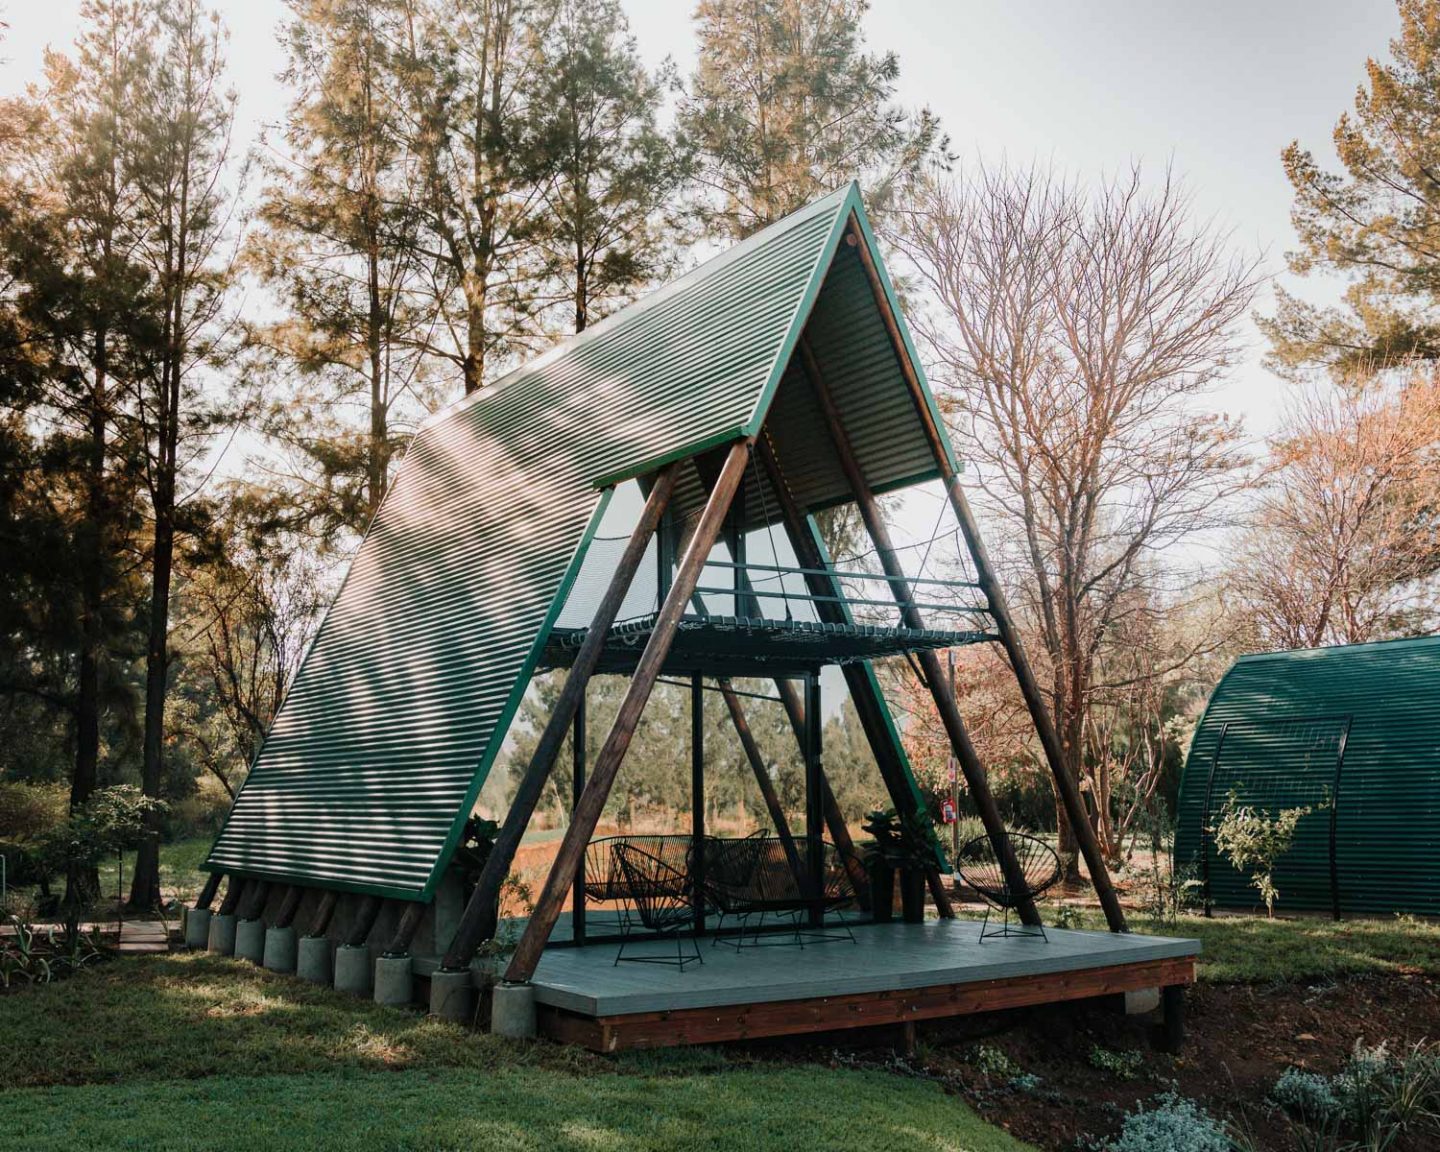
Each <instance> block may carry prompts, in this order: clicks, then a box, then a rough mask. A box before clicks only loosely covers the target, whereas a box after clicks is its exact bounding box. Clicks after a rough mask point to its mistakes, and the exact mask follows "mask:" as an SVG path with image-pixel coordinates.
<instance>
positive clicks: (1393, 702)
mask: <svg viewBox="0 0 1440 1152" xmlns="http://www.w3.org/2000/svg"><path fill="white" fill-rule="evenodd" d="M1437 703H1440V638H1427V639H1418V640H1394V641H1387V642H1384V643H1379V644H1358V645H1352V646H1348V647H1338V648H1314V649H1305V650H1302V651H1296V652H1273V653H1266V654H1262V655H1255V656H1245V657H1242V658H1241V659H1239V660H1237V661H1236V662H1235V664H1234V666H1233V667H1232V668H1231V669H1230V670H1229V671H1228V672H1227V673H1226V674H1225V676H1224V678H1223V679H1222V680H1221V681H1220V683H1219V684H1218V685H1217V686H1216V688H1215V691H1214V693H1213V694H1212V695H1211V697H1210V702H1209V705H1208V706H1207V707H1206V710H1205V715H1204V716H1203V718H1202V719H1201V722H1200V724H1199V726H1198V727H1197V729H1196V731H1195V737H1194V739H1193V741H1192V742H1191V746H1190V752H1189V755H1188V757H1187V758H1186V763H1185V772H1184V776H1183V778H1182V781H1181V786H1180V803H1179V824H1178V827H1177V831H1176V841H1175V855H1176V859H1177V860H1178V861H1180V862H1181V863H1182V864H1184V863H1189V864H1191V865H1192V866H1194V867H1195V868H1196V869H1197V871H1201V872H1203V870H1204V866H1205V864H1206V862H1207V857H1208V866H1209V872H1210V891H1211V898H1212V900H1213V902H1214V903H1215V904H1216V905H1217V906H1220V907H1231V908H1236V907H1241V908H1250V907H1253V906H1254V905H1255V904H1256V902H1257V899H1256V893H1255V891H1254V889H1253V888H1251V887H1250V885H1249V882H1248V881H1247V880H1246V879H1245V877H1244V876H1242V875H1240V874H1239V873H1238V872H1236V871H1235V870H1234V869H1233V868H1231V867H1230V866H1229V865H1228V864H1227V863H1226V862H1225V861H1224V860H1223V859H1221V858H1220V857H1219V856H1218V855H1217V854H1216V852H1215V850H1214V847H1213V845H1210V844H1209V843H1208V838H1206V837H1203V836H1202V833H1201V830H1202V828H1203V827H1204V826H1205V824H1206V816H1205V813H1206V811H1207V796H1208V805H1209V809H1210V810H1211V811H1212V812H1213V811H1217V810H1218V809H1219V808H1220V806H1221V805H1222V804H1223V803H1224V801H1225V796H1226V794H1227V793H1228V792H1229V790H1230V789H1231V788H1232V787H1233V788H1235V789H1236V790H1237V792H1238V793H1239V795H1240V797H1241V799H1242V800H1243V801H1245V802H1247V803H1252V804H1256V805H1258V806H1261V807H1263V808H1265V809H1267V810H1271V811H1273V810H1276V809H1279V808H1289V807H1296V806H1300V805H1305V804H1323V803H1326V802H1327V801H1328V800H1330V799H1332V798H1333V800H1334V810H1333V813H1332V812H1331V811H1329V810H1326V811H1323V812H1316V813H1314V814H1312V815H1310V816H1307V817H1306V818H1305V819H1304V820H1302V821H1301V823H1300V826H1299V828H1298V829H1297V831H1296V838H1295V843H1294V846H1293V848H1292V850H1291V852H1290V853H1289V854H1288V855H1287V856H1286V857H1285V859H1284V860H1283V861H1282V862H1281V864H1280V866H1279V868H1278V869H1277V871H1276V886H1277V887H1278V888H1279V891H1280V904H1279V907H1280V908H1281V909H1288V910H1290V911H1303V910H1318V911H1324V912H1329V911H1331V909H1332V896H1333V893H1332V887H1331V879H1332V877H1331V843H1332V824H1331V818H1332V814H1333V818H1334V824H1333V839H1334V868H1335V872H1334V878H1335V880H1336V881H1337V885H1338V897H1339V907H1340V911H1341V912H1342V913H1357V914H1358V913H1377V912H1380V913H1386V912H1414V913H1422V914H1427V915H1440V707H1437ZM1342 753H1343V755H1342ZM1212 819H1213V818H1212ZM1202 847H1203V849H1204V852H1203V854H1202Z"/></svg>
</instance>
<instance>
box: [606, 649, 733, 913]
mask: <svg viewBox="0 0 1440 1152" xmlns="http://www.w3.org/2000/svg"><path fill="white" fill-rule="evenodd" d="M690 845H691V848H692V849H693V851H692V852H691V855H690V860H691V876H690V887H691V900H692V903H693V905H694V909H695V931H696V932H699V933H702V934H703V933H704V931H705V852H704V845H705V678H704V677H703V676H701V675H700V673H698V672H696V673H694V674H693V675H692V676H691V677H690ZM580 858H581V860H583V859H584V858H585V857H584V856H583V854H582V856H581V857H580Z"/></svg>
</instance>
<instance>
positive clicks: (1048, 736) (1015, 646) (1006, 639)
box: [849, 220, 1129, 932]
mask: <svg viewBox="0 0 1440 1152" xmlns="http://www.w3.org/2000/svg"><path fill="white" fill-rule="evenodd" d="M849 243H850V246H851V247H854V248H857V249H858V251H859V255H860V263H861V264H862V265H863V266H864V268H865V276H866V279H867V280H868V281H869V282H870V290H871V293H872V294H873V295H874V297H875V303H876V305H877V306H878V307H879V310H880V317H881V319H882V320H883V321H884V323H885V330H886V332H887V333H888V334H889V336H890V344H891V347H892V349H893V350H894V352H895V359H896V361H897V362H898V363H899V366H900V373H901V375H902V376H903V377H904V378H905V383H906V386H907V387H908V388H909V390H910V398H911V400H912V401H913V402H914V405H915V410H916V414H917V415H918V416H919V418H920V424H921V427H922V428H924V430H925V438H926V439H927V440H928V441H929V443H930V451H931V454H932V455H933V456H934V457H935V463H936V465H937V466H938V467H939V469H940V475H941V478H942V479H943V480H944V483H945V495H946V496H947V498H948V499H949V501H950V507H951V510H952V511H953V512H954V513H955V519H956V520H957V521H959V524H960V532H961V534H962V535H963V536H964V537H965V547H966V549H967V550H968V551H969V553H970V558H971V560H973V561H974V563H975V573H976V577H977V581H978V583H979V585H980V590H981V592H982V593H983V594H984V596H985V600H986V604H987V606H988V608H989V610H990V616H991V618H992V619H993V620H994V621H995V631H996V634H997V635H998V636H999V637H1000V643H1001V645H1002V646H1003V647H1004V649H1005V654H1006V656H1008V657H1009V659H1010V666H1011V668H1012V669H1014V672H1015V680H1016V682H1017V683H1018V684H1019V685H1020V694H1021V696H1023V697H1024V698H1025V707H1026V709H1027V710H1028V711H1029V713H1030V720H1031V723H1033V724H1034V725H1035V733H1036V735H1037V736H1039V737H1040V747H1041V748H1042V749H1043V750H1044V753H1045V761H1046V763H1047V764H1048V765H1049V766H1050V773H1051V775H1052V776H1054V778H1055V787H1056V789H1057V791H1058V792H1059V793H1060V802H1061V803H1062V804H1063V805H1064V806H1065V815H1066V816H1067V817H1068V818H1069V820H1070V826H1071V827H1072V828H1074V830H1075V839H1076V840H1077V841H1078V843H1079V845H1080V854H1081V855H1082V856H1084V857H1085V867H1086V868H1087V869H1088V871H1089V873H1090V882H1091V883H1092V884H1093V885H1094V886H1095V895H1096V896H1097V897H1099V900H1100V906H1101V907H1102V908H1103V909H1104V910H1105V921H1106V923H1107V924H1108V925H1109V926H1110V931H1112V932H1128V931H1129V929H1128V927H1127V926H1126V923H1125V911H1124V909H1122V908H1121V907H1120V897H1119V896H1118V895H1117V894H1116V892H1115V886H1114V884H1113V883H1111V880H1110V870H1109V869H1108V868H1107V867H1106V866H1105V857H1104V855H1103V854H1102V853H1101V851H1100V841H1099V840H1098V839H1097V838H1096V836H1095V830H1094V829H1093V828H1092V827H1091V826H1090V818H1089V815H1088V814H1087V813H1086V811H1085V804H1084V801H1083V800H1082V799H1081V796H1080V788H1079V785H1078V784H1077V783H1076V782H1075V781H1074V780H1073V779H1071V777H1070V774H1069V773H1068V772H1067V771H1066V770H1065V756H1064V751H1063V749H1062V748H1061V746H1060V734H1059V733H1058V732H1057V731H1056V730H1055V719H1054V717H1053V716H1052V715H1051V714H1050V709H1049V707H1048V706H1047V705H1046V703H1045V697H1044V696H1043V695H1042V694H1041V692H1040V683H1039V681H1038V680H1037V679H1036V678H1035V672H1034V669H1033V668H1032V667H1031V664H1030V658H1029V656H1027V655H1026V653H1025V646H1024V644H1023V643H1021V640H1020V632H1019V630H1018V629H1017V628H1016V627H1015V620H1014V617H1013V616H1011V614H1010V607H1009V604H1008V603H1007V602H1006V599H1005V593H1004V590H1003V589H1002V588H1001V587H1000V581H999V580H998V579H997V578H996V576H995V569H994V568H993V567H992V566H991V564H990V556H989V553H988V552H987V551H986V549H985V542H984V540H982V539H981V537H980V529H979V526H978V525H977V524H976V523H975V517H974V514H973V513H972V512H971V511H970V502H969V501H968V500H966V499H965V493H964V490H963V489H962V488H961V487H960V477H959V475H958V474H957V473H956V471H955V469H954V468H953V467H952V466H951V463H950V453H949V452H948V451H947V445H946V440H945V439H944V437H945V433H944V431H943V430H942V429H941V428H940V427H939V425H938V424H937V422H936V420H935V416H934V413H933V412H932V411H931V409H930V405H929V404H928V403H927V402H926V400H925V391H924V386H923V385H922V384H921V381H920V375H919V373H918V372H917V371H916V368H915V364H914V363H913V361H912V360H911V358H910V352H909V348H908V347H907V345H906V343H905V340H904V337H903V336H902V334H901V332H900V325H899V322H898V321H897V320H896V318H895V313H894V310H893V309H892V308H891V305H890V298H889V295H888V293H887V292H886V291H885V285H884V283H883V282H882V281H881V279H880V272H879V269H877V268H876V267H875V258H874V256H873V255H872V254H871V252H870V249H869V246H868V245H867V244H866V243H865V239H864V237H863V236H862V235H861V234H860V229H859V228H858V227H857V225H856V223H855V221H854V220H852V221H851V223H850V240H849Z"/></svg>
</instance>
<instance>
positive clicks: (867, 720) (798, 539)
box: [757, 436, 955, 920]
mask: <svg viewBox="0 0 1440 1152" xmlns="http://www.w3.org/2000/svg"><path fill="white" fill-rule="evenodd" d="M757 452H758V454H759V457H760V463H761V464H762V465H763V466H764V468H765V472H766V475H767V477H768V479H769V481H770V486H771V488H773V489H774V490H775V493H776V495H777V497H778V498H779V503H780V511H781V514H782V517H783V519H784V521H785V531H786V534H787V535H788V536H789V539H790V545H791V547H792V548H794V549H795V556H796V558H797V559H798V560H799V561H800V564H801V567H803V568H808V569H810V570H811V573H810V574H807V575H806V577H805V585H806V587H807V588H809V589H810V592H811V594H812V595H815V596H822V597H826V599H823V600H817V601H816V602H815V611H816V614H817V615H818V616H819V617H820V619H821V620H823V621H826V622H827V623H831V624H843V623H844V622H845V610H844V609H843V608H842V607H841V605H840V604H839V603H838V602H837V601H838V600H839V599H840V598H841V597H842V596H843V590H842V589H841V587H840V585H839V584H838V583H837V582H836V581H835V579H834V578H833V577H826V576H817V575H814V574H813V573H814V572H818V571H823V570H824V569H826V568H827V567H828V565H827V563H826V560H825V556H824V555H823V554H822V553H821V551H820V548H819V546H818V545H817V543H816V541H815V539H814V538H813V537H812V536H811V534H810V525H809V522H808V521H807V520H806V519H805V513H804V512H803V511H801V509H800V506H799V505H798V504H797V503H796V502H795V497H794V495H793V494H792V493H791V491H790V486H789V485H788V484H787V483H786V482H785V474H784V472H783V471H781V468H780V462H779V461H778V460H777V459H776V458H775V450H774V448H773V447H772V446H771V444H770V441H769V440H768V439H767V438H765V437H764V436H762V437H761V439H760V442H759V446H758V448H757ZM841 672H842V673H843V674H844V676H845V686H846V687H847V688H848V689H849V691H850V698H851V700H853V701H854V702H855V712H856V715H858V716H859V718H860V727H861V728H862V729H863V730H864V732H865V739H866V741H867V742H868V743H869V745H870V751H871V752H872V753H873V754H874V756H875V763H876V765H877V766H878V767H879V769H880V778H881V779H882V780H883V781H884V782H885V788H886V791H888V792H889V793H890V801H891V803H893V804H894V805H895V808H896V810H897V811H900V812H906V813H910V814H912V815H913V814H915V813H918V812H919V810H920V805H919V802H918V800H917V799H916V797H915V796H914V794H913V793H912V791H911V789H910V787H909V785H908V783H907V782H906V780H905V770H904V766H903V764H902V762H901V760H900V756H899V753H898V752H897V750H896V748H895V745H894V743H893V734H892V731H891V728H890V723H889V719H888V712H887V709H886V705H885V700H884V698H883V697H882V696H881V695H880V688H879V685H878V684H877V683H876V681H875V679H874V674H873V673H872V672H871V671H870V669H869V667H868V665H865V664H845V665H843V666H842V668H841ZM790 690H791V692H794V688H793V685H792V686H791V689H790ZM780 695H781V699H786V697H787V690H786V687H785V684H784V683H781V684H780ZM795 695H798V693H795ZM786 710H787V711H788V712H789V713H790V722H791V724H793V725H794V726H795V729H796V735H797V737H799V738H800V739H801V740H803V739H804V736H803V733H804V720H803V717H804V706H803V704H799V702H798V701H797V700H787V702H786ZM832 828H833V825H832ZM837 843H838V841H837ZM926 881H927V883H928V884H929V887H930V895H931V897H932V898H933V899H934V901H935V907H936V909H937V910H938V911H939V913H940V916H941V918H942V919H945V920H949V919H952V918H953V917H954V915H955V909H954V907H953V906H952V904H951V902H950V894H949V892H948V891H946V888H945V881H944V879H943V878H942V877H941V875H940V869H939V868H938V867H937V868H932V869H929V870H928V871H927V873H926Z"/></svg>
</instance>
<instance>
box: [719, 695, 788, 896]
mask: <svg viewBox="0 0 1440 1152" xmlns="http://www.w3.org/2000/svg"><path fill="white" fill-rule="evenodd" d="M717 683H718V684H719V686H720V698H721V699H722V700H724V701H725V707H726V708H728V709H729V711H730V720H731V723H733V724H734V725H735V734H736V735H737V736H739V737H740V747H741V748H743V749H744V750H745V759H746V760H748V761H749V762H750V770H751V771H752V772H753V773H754V774H755V783H756V785H757V786H758V787H759V789H760V798H761V799H762V800H764V801H765V811H767V812H768V813H769V814H770V823H771V824H772V825H773V826H774V828H775V835H776V836H778V837H779V839H780V845H781V847H782V848H784V850H785V859H786V861H787V862H788V863H789V865H790V871H791V873H792V874H793V875H794V877H795V879H796V881H797V882H800V883H802V884H803V883H804V877H805V865H804V864H803V863H802V862H801V860H800V852H799V850H798V849H797V848H796V847H795V837H794V836H793V835H792V834H791V832H790V822H789V821H788V820H787V819H785V809H784V808H782V807H781V806H780V797H779V795H777V794H776V792H775V781H773V780H771V779H770V769H769V767H768V766H767V765H766V763H765V757H764V756H762V755H761V754H760V746H759V745H758V744H756V743H755V733H753V732H752V731H750V722H749V721H748V720H746V719H745V709H744V708H742V707H741V705H740V697H738V696H737V695H735V691H734V689H733V688H732V687H731V685H730V681H729V680H728V679H722V680H719V681H717Z"/></svg>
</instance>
